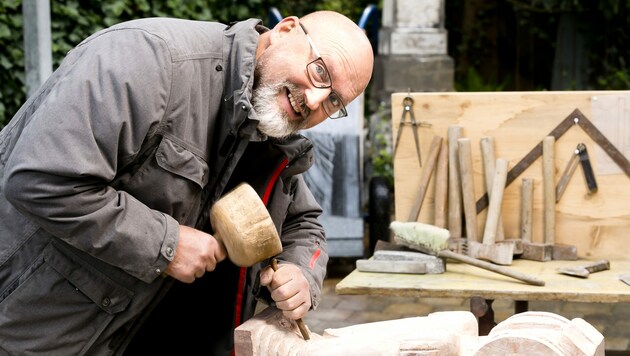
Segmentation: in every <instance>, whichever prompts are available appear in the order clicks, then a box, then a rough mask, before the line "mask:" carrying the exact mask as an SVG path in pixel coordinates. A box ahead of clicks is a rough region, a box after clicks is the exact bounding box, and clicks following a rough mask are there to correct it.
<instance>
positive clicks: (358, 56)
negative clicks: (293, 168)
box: [252, 11, 374, 137]
mask: <svg viewBox="0 0 630 356" xmlns="http://www.w3.org/2000/svg"><path fill="white" fill-rule="evenodd" d="M320 57H321V58H320ZM373 64H374V56H373V53H372V46H371V45H370V41H369V40H368V38H367V36H366V35H365V33H364V32H363V30H361V29H360V28H359V27H358V26H357V25H356V24H355V23H354V22H352V21H351V20H350V19H348V18H347V17H345V16H343V15H341V14H339V13H336V12H332V11H318V12H314V13H312V14H309V15H307V16H304V17H303V18H301V19H300V18H297V17H295V16H289V17H285V18H284V19H282V20H281V21H280V22H279V23H278V24H277V25H276V26H274V27H273V28H272V29H271V30H270V31H267V32H265V33H263V34H261V35H260V38H259V42H258V48H257V51H256V70H255V74H254V77H255V81H254V93H253V97H252V102H253V103H254V108H255V111H256V112H257V113H258V118H259V122H260V123H259V125H258V129H259V131H261V132H263V133H265V134H267V135H269V136H272V137H282V136H286V135H289V134H291V133H295V132H297V131H299V130H302V129H307V128H310V127H313V126H315V125H318V124H319V123H321V122H322V121H324V120H326V119H327V118H328V117H333V116H337V115H338V114H339V113H341V114H345V110H344V106H345V105H347V104H348V103H350V102H351V101H352V100H354V99H355V98H356V97H358V96H359V95H360V94H361V93H363V91H364V90H365V88H366V87H367V85H368V83H369V81H370V78H371V77H372V67H373Z"/></svg>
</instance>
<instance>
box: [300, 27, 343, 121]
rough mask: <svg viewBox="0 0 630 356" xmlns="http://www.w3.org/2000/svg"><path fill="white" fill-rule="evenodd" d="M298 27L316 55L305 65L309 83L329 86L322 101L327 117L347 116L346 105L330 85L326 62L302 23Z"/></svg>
mask: <svg viewBox="0 0 630 356" xmlns="http://www.w3.org/2000/svg"><path fill="white" fill-rule="evenodd" d="M300 27H301V28H302V31H304V34H305V35H306V39H307V40H308V43H309V44H310V45H311V48H312V49H313V52H314V53H315V55H316V56H317V59H315V60H314V61H312V62H310V63H308V64H307V65H306V72H307V73H308V79H309V80H310V81H311V84H313V86H314V87H315V88H319V89H328V88H330V94H329V95H328V98H326V100H324V103H323V106H324V111H325V112H326V115H328V117H330V118H331V119H341V118H342V117H346V116H348V111H347V110H346V106H345V105H344V104H343V101H342V100H341V96H339V94H337V92H336V91H335V90H334V89H333V87H332V77H331V76H330V72H329V71H328V67H326V63H324V60H323V59H322V56H321V55H320V54H319V51H318V50H317V48H316V47H315V44H314V43H313V40H312V39H311V36H309V35H308V31H306V28H304V25H302V24H301V23H300Z"/></svg>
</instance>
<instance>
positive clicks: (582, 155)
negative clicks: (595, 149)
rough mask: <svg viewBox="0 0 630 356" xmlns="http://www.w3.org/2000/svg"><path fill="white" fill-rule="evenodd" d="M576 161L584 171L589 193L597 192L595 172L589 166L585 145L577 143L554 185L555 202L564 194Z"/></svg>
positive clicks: (576, 164) (575, 166)
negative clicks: (556, 183)
mask: <svg viewBox="0 0 630 356" xmlns="http://www.w3.org/2000/svg"><path fill="white" fill-rule="evenodd" d="M578 162H579V163H580V164H581V165H582V171H583V172H584V178H585V179H586V185H587V187H588V191H589V193H590V194H593V193H596V192H597V182H596V181H595V174H594V173H593V167H592V166H591V161H590V159H589V157H588V151H587V150H586V145H585V144H583V143H579V144H578V145H577V147H576V148H575V151H574V152H573V155H572V156H571V159H570V160H569V162H568V163H567V166H566V168H565V169H564V172H563V173H562V176H561V177H560V180H559V181H558V185H557V186H556V203H557V202H559V201H560V198H562V194H564V191H565V189H566V188H567V185H568V184H569V180H571V177H572V176H573V172H575V169H576V168H577V166H578Z"/></svg>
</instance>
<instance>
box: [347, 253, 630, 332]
mask: <svg viewBox="0 0 630 356" xmlns="http://www.w3.org/2000/svg"><path fill="white" fill-rule="evenodd" d="M589 262H590V261H586V260H578V261H548V262H536V261H527V260H519V259H516V260H514V262H513V264H512V265H511V266H510V268H513V269H514V270H516V271H519V272H523V273H527V274H528V275H530V276H533V277H537V278H540V279H542V280H544V281H545V286H542V287H540V286H533V285H528V284H526V283H524V282H521V281H518V280H515V279H512V278H510V277H506V276H503V275H500V274H497V273H494V272H490V271H486V270H484V269H481V268H477V267H474V266H470V265H467V264H464V263H458V262H454V261H450V260H449V261H448V263H447V265H446V272H445V273H443V274H422V275H418V274H391V273H369V272H359V271H358V270H354V271H353V272H351V273H350V274H349V275H348V276H346V277H345V278H344V279H342V280H341V281H340V282H339V283H338V284H337V286H336V288H335V292H336V293H337V294H355V295H357V294H360V295H380V296H407V297H426V298H470V302H471V312H473V314H475V316H477V318H478V319H479V332H480V335H486V334H487V333H488V332H489V331H490V329H491V328H492V326H494V325H495V323H494V317H493V311H492V303H491V302H490V301H493V300H496V299H505V300H510V301H514V312H515V313H520V312H523V311H527V310H528V302H529V301H559V302H584V303H630V285H627V284H625V283H623V282H622V281H620V280H619V278H618V276H619V275H620V274H622V273H626V272H630V260H612V261H610V270H607V271H601V272H597V273H592V274H591V275H590V276H589V277H588V278H578V277H572V276H568V275H563V274H560V273H558V272H557V271H556V269H557V268H561V267H567V266H575V265H582V264H586V263H589Z"/></svg>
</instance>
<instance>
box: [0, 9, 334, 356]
mask: <svg viewBox="0 0 630 356" xmlns="http://www.w3.org/2000/svg"><path fill="white" fill-rule="evenodd" d="M259 26H260V22H259V21H257V20H248V21H244V22H239V23H236V24H234V25H233V26H225V25H222V24H217V23H208V22H196V21H186V20H175V19H144V20H137V21H131V22H127V23H122V24H119V25H116V26H113V27H111V28H109V29H106V30H103V31H100V32H98V33H96V34H94V35H92V36H90V37H89V38H87V39H86V40H84V41H83V42H82V43H81V44H79V45H78V46H77V47H76V48H75V49H73V50H72V51H70V52H69V53H68V55H67V57H66V58H65V59H64V61H63V63H62V64H61V66H60V67H59V68H58V69H57V70H56V71H55V72H54V73H53V75H52V76H51V77H50V78H49V80H48V81H47V82H46V83H45V84H44V85H43V86H42V88H40V90H39V91H38V92H37V93H36V94H35V95H33V96H32V97H31V98H30V99H29V100H28V101H27V102H26V103H25V104H24V106H23V107H22V108H21V109H20V111H19V112H18V113H17V114H16V115H15V117H14V118H13V119H12V120H11V122H10V123H9V125H8V126H7V127H5V128H4V129H3V130H2V131H1V132H0V354H1V353H2V352H6V353H10V354H31V353H33V354H35V353H40V354H49V355H50V354H64V355H70V354H73V355H76V354H90V355H93V354H110V353H115V352H119V351H121V350H120V348H121V345H124V340H126V339H128V334H129V330H133V329H134V328H135V327H136V326H137V325H135V324H137V323H138V320H141V319H142V315H143V312H146V311H147V309H149V308H148V306H149V305H151V304H153V303H155V301H156V298H157V296H158V295H162V294H163V291H164V289H165V288H166V286H167V285H168V284H169V283H168V281H169V280H171V279H170V278H164V277H162V271H163V270H164V268H165V267H166V265H167V264H168V262H169V261H170V260H171V259H172V258H173V256H174V252H175V248H176V246H177V241H178V226H179V224H183V225H188V226H195V227H197V228H201V227H202V226H204V225H205V223H206V221H207V219H208V218H207V210H208V207H209V206H211V204H212V203H213V202H214V201H216V200H217V199H218V198H219V197H220V196H221V195H222V194H223V193H224V192H225V189H226V187H227V186H228V183H229V182H230V179H231V178H233V177H232V176H233V172H234V170H235V168H236V167H237V163H238V161H239V160H240V158H241V156H242V155H243V153H244V152H245V149H246V147H247V146H248V144H250V142H265V140H267V138H266V137H264V136H261V134H260V133H259V132H258V131H257V130H256V125H257V123H258V121H257V116H256V113H255V112H254V111H253V110H251V101H250V99H251V92H252V85H253V81H254V78H253V75H254V73H253V72H254V70H253V69H254V62H255V52H256V45H257V41H258V36H259V33H258V31H257V29H259V30H260V28H259ZM268 142H270V143H272V141H268ZM272 146H274V147H277V150H278V152H281V153H282V154H284V155H285V157H286V159H287V160H288V162H289V164H288V165H286V167H285V168H284V169H283V170H282V172H281V173H280V176H279V178H278V179H277V181H275V185H274V188H273V190H272V191H271V192H272V193H271V196H270V198H269V203H268V208H269V210H270V213H271V215H272V218H273V219H274V222H275V224H276V226H277V228H278V229H279V231H280V232H281V237H282V241H283V245H284V251H283V252H282V254H281V255H280V256H279V259H280V260H285V261H290V262H293V263H296V264H298V265H300V266H301V267H302V269H303V271H304V273H305V275H306V277H307V279H308V280H309V282H310V285H311V296H312V298H313V307H315V306H316V305H317V303H318V301H319V299H320V292H321V284H322V280H323V278H324V274H325V266H326V263H327V260H328V257H327V254H326V241H325V236H324V233H323V229H322V227H321V225H320V224H319V223H318V222H317V217H318V216H319V214H320V213H321V209H320V208H319V206H318V205H317V203H316V202H315V201H314V199H313V197H312V195H311V194H310V192H309V191H308V189H307V188H306V186H305V184H304V181H303V179H302V178H301V176H300V175H299V173H301V172H303V171H304V170H306V169H307V168H308V167H309V166H310V164H311V161H312V156H311V153H310V150H309V149H310V142H308V141H307V140H306V139H305V138H303V137H301V136H300V137H294V138H292V139H289V140H287V141H285V142H282V144H278V145H272ZM285 164H286V163H285ZM275 168H276V167H272V168H270V169H269V172H273V171H274V170H275ZM261 174H266V173H261ZM257 178H260V177H254V179H257ZM267 181H269V180H267ZM317 256H319V258H317ZM259 268H260V267H259V266H258V268H255V269H253V271H252V272H251V273H255V272H257V271H258V269H259ZM252 287H255V286H252ZM191 317H193V316H191ZM165 327H166V326H165Z"/></svg>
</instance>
